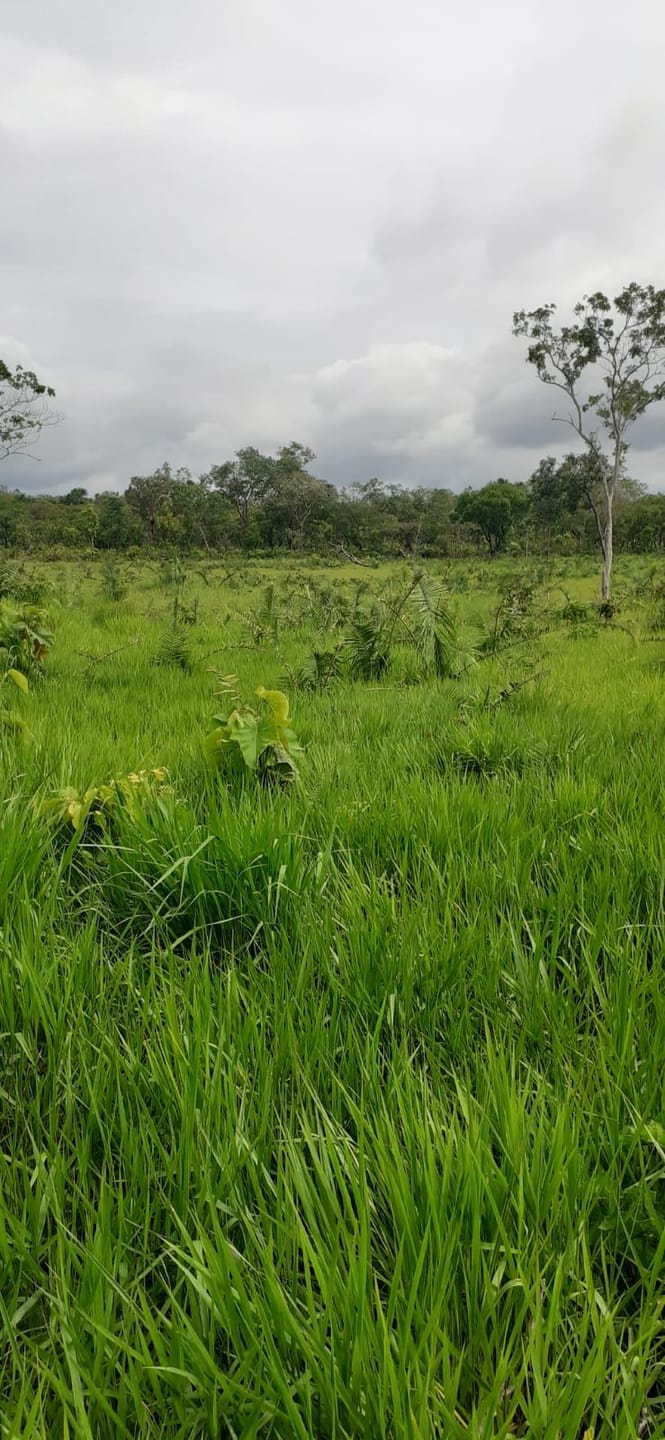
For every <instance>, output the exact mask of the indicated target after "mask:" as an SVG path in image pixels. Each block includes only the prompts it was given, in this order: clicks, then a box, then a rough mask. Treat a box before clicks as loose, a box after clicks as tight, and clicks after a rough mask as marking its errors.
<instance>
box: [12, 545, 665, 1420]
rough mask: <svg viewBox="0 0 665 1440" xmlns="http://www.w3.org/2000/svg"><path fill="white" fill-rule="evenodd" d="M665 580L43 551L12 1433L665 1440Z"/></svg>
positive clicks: (22, 965) (22, 973) (580, 568)
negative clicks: (220, 741) (274, 749)
mask: <svg viewBox="0 0 665 1440" xmlns="http://www.w3.org/2000/svg"><path fill="white" fill-rule="evenodd" d="M664 584H665V571H664V570H663V563H662V561H661V562H658V563H654V562H652V561H651V560H649V559H648V558H641V559H639V560H632V561H619V562H618V564H617V568H616V597H617V610H616V612H614V613H610V612H608V613H607V614H606V615H605V616H603V615H600V614H599V613H598V610H597V608H596V607H595V606H594V604H593V601H594V600H595V598H596V594H597V588H598V581H597V576H596V572H595V567H593V566H592V565H591V564H589V565H586V564H581V563H579V562H575V561H573V560H556V561H554V562H553V563H552V564H551V565H545V564H544V563H543V562H542V561H534V562H528V563H527V562H524V561H509V560H506V561H503V562H498V563H495V564H480V563H474V564H467V563H462V562H459V563H456V564H452V565H444V564H443V563H439V564H435V563H434V562H432V563H431V564H428V565H426V566H425V584H424V587H423V586H422V585H421V584H420V582H418V580H417V579H416V577H415V576H414V573H413V572H412V570H411V569H410V568H409V567H408V566H407V565H406V564H394V565H391V566H383V567H380V568H372V567H366V568H360V567H358V566H353V565H344V566H329V567H326V566H325V565H323V564H320V565H316V564H309V565H307V564H305V563H304V562H303V563H300V562H299V561H298V560H293V561H291V560H281V561H274V562H268V561H265V562H264V561H252V562H251V563H247V564H243V563H242V562H241V561H239V560H238V559H237V558H236V559H233V560H229V562H228V564H227V563H225V562H224V561H215V562H214V563H213V561H212V560H211V559H209V558H206V559H204V560H202V561H200V562H195V561H190V560H186V561H183V562H180V561H172V562H165V563H164V564H162V563H161V562H159V561H156V562H155V563H154V564H152V565H147V564H146V563H145V562H143V561H142V562H140V563H139V564H137V565H136V566H134V567H132V566H131V565H125V564H123V563H121V562H114V561H111V562H108V561H104V560H102V559H99V558H98V557H95V558H91V559H90V561H89V562H88V561H82V560H80V561H71V562H64V561H63V562H62V563H55V562H54V563H53V564H50V565H46V564H44V565H41V566H39V567H37V569H35V568H32V567H30V566H28V565H24V566H22V567H21V566H17V567H16V571H15V574H14V579H13V580H12V581H11V583H10V585H9V591H10V592H11V593H8V595H7V598H6V599H5V601H4V602H3V604H4V606H5V607H6V613H7V614H9V610H10V609H11V607H12V606H14V609H16V607H18V608H20V607H21V606H25V605H26V604H35V603H36V604H37V605H38V607H39V608H40V609H41V610H42V611H43V612H44V614H43V616H42V617H41V620H40V624H41V625H42V626H43V627H44V628H47V629H49V630H51V631H53V634H54V640H53V643H52V645H50V648H49V650H48V654H47V655H46V656H45V658H44V659H43V665H42V666H41V670H43V673H40V665H39V664H35V665H34V666H33V667H32V672H34V673H30V674H29V675H28V683H29V687H30V688H29V691H28V693H27V694H24V693H22V692H20V691H18V689H16V692H15V693H12V695H11V697H10V698H9V700H7V699H6V698H5V699H4V700H3V704H5V705H6V706H9V705H11V711H12V712H13V713H14V715H15V718H14V720H13V721H10V720H7V721H6V723H5V725H4V728H3V731H2V738H1V739H0V769H1V775H0V779H1V791H2V795H1V798H2V808H1V811H0V956H1V964H0V994H1V1000H0V1057H1V1061H2V1064H1V1070H0V1075H1V1079H0V1083H1V1085H2V1106H1V1110H0V1126H1V1131H2V1143H1V1145H0V1276H1V1279H0V1331H2V1332H3V1335H4V1338H3V1344H2V1346H1V1347H0V1417H1V1418H0V1434H2V1436H3V1437H12V1440H14V1437H16V1440H18V1437H25V1440H55V1437H57V1440H60V1437H63V1440H65V1437H68V1440H107V1437H108V1440H115V1437H118V1440H130V1437H132V1440H134V1437H146V1440H148V1437H150V1440H158V1437H159V1440H204V1437H205V1440H269V1437H271V1440H347V1437H349V1440H350V1437H354V1440H355V1437H358V1440H361V1437H362V1440H383V1437H389V1440H472V1437H473V1440H481V1437H482V1440H499V1437H508V1436H519V1437H529V1440H583V1437H584V1440H592V1437H593V1440H601V1437H602V1440H610V1437H612V1440H624V1437H625V1440H628V1437H634V1440H636V1437H644V1436H659V1435H663V1434H665V1376H664V1369H663V1366H664V1364H665V1329H664V1317H663V1303H664V1299H665V1286H664V1276H665V1064H664V1060H665V963H664V950H665V945H664V940H665V935H664V924H663V922H664V913H665V911H664V882H665V864H664V858H665V600H664V598H663V596H664V593H665V591H664ZM21 587H22V588H21ZM17 596H18V599H17V598H16V597H17ZM12 613H14V612H12ZM36 624H37V620H36V619H35V625H36ZM363 627H364V628H363ZM317 656H318V657H319V658H318V659H317V658H316V657H317ZM28 669H30V667H28ZM223 677H225V678H223ZM258 686H264V687H266V688H267V689H268V690H269V691H271V690H275V689H277V690H280V691H283V692H285V693H286V695H287V696H288V699H289V701H290V707H291V714H290V722H289V723H290V725H291V727H292V729H293V731H294V733H295V736H296V737H297V741H298V743H299V746H300V747H302V751H301V752H300V751H299V750H296V751H295V752H294V759H295V763H296V764H297V767H298V778H297V779H296V781H295V783H284V782H283V781H282V778H281V776H280V775H270V774H266V773H263V774H261V773H259V772H258V771H256V772H253V771H251V770H249V769H247V767H246V766H245V765H243V762H242V757H241V756H235V759H236V761H237V763H235V764H232V765H231V764H230V765H228V766H223V767H222V768H221V769H218V770H216V769H214V768H211V766H210V765H209V763H208V762H207V760H206V755H205V751H204V742H205V739H206V736H207V735H208V734H209V733H210V731H211V730H212V728H213V724H214V720H213V717H214V716H216V715H220V714H221V713H222V712H224V713H227V712H228V711H229V707H230V708H231V709H232V708H233V706H234V705H235V703H236V699H237V697H238V696H239V697H241V700H242V701H243V702H246V703H247V705H249V706H252V707H259V702H258V701H257V700H256V699H255V698H254V696H255V691H256V688H257V687H258ZM3 688H4V687H3ZM6 689H7V692H8V691H9V689H10V686H7V687H6ZM220 691H221V694H220V693H219V692H220ZM216 692H218V693H217V694H216ZM259 708H260V707H259ZM19 714H20V717H21V718H22V719H23V721H24V722H25V726H26V727H27V728H26V729H25V731H22V730H21V728H20V726H19V724H18V721H17V719H16V716H17V715H19ZM231 748H233V747H231ZM113 782H114V783H113ZM103 787H107V788H106V789H104V788H103Z"/></svg>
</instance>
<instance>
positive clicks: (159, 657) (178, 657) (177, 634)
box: [154, 625, 192, 672]
mask: <svg viewBox="0 0 665 1440" xmlns="http://www.w3.org/2000/svg"><path fill="white" fill-rule="evenodd" d="M154 664H155V665H166V666H170V667H172V668H173V669H175V670H186V671H187V672H189V671H190V670H191V669H192V653H191V649H190V643H189V637H188V635H187V633H186V631H185V629H184V627H183V626H182V625H172V626H171V627H170V629H168V630H167V631H166V634H165V635H164V636H163V638H162V640H161V642H160V645H159V648H158V650H157V652H156V654H155V656H154Z"/></svg>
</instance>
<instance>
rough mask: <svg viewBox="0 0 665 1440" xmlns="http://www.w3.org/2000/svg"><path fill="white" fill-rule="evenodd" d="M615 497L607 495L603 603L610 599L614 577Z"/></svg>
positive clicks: (609, 493) (602, 583)
mask: <svg viewBox="0 0 665 1440" xmlns="http://www.w3.org/2000/svg"><path fill="white" fill-rule="evenodd" d="M613 504H614V496H613V494H612V493H611V491H610V492H608V495H607V506H606V510H605V528H604V533H603V575H602V580H601V596H602V599H603V602H605V601H606V600H609V598H610V578H611V575H612V560H613V558H614V515H613Z"/></svg>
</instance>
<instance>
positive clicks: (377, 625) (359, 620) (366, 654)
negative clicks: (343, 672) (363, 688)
mask: <svg viewBox="0 0 665 1440" xmlns="http://www.w3.org/2000/svg"><path fill="white" fill-rule="evenodd" d="M346 646H347V654H348V661H349V672H350V674H351V675H352V676H353V678H354V679H355V680H380V679H381V676H382V675H384V674H385V672H386V670H387V669H388V665H389V663H390V642H389V638H388V633H387V627H386V622H385V619H384V617H383V615H382V614H381V612H380V611H379V610H378V609H376V608H375V609H374V610H372V611H371V612H369V613H368V614H364V615H362V614H358V615H356V616H355V617H354V619H353V620H352V622H351V628H350V631H349V635H348V637H347V641H346Z"/></svg>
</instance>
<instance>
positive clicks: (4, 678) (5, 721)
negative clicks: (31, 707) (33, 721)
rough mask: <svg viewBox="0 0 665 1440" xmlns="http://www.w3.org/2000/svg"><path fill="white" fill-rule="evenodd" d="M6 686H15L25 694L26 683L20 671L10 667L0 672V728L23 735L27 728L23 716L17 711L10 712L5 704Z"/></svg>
mask: <svg viewBox="0 0 665 1440" xmlns="http://www.w3.org/2000/svg"><path fill="white" fill-rule="evenodd" d="M7 684H13V685H15V686H16V689H17V690H20V691H21V693H22V694H25V693H26V691H27V689H28V682H27V680H26V678H25V675H24V674H23V671H22V670H15V669H13V667H12V666H8V668H7V669H6V670H0V726H2V729H3V730H15V731H18V732H21V733H23V734H25V733H26V731H27V726H26V723H25V720H24V719H23V716H22V715H19V712H18V710H12V709H11V708H10V707H8V706H7V704H6V703H5V697H6V694H7V691H6V689H5V686H6V685H7Z"/></svg>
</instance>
